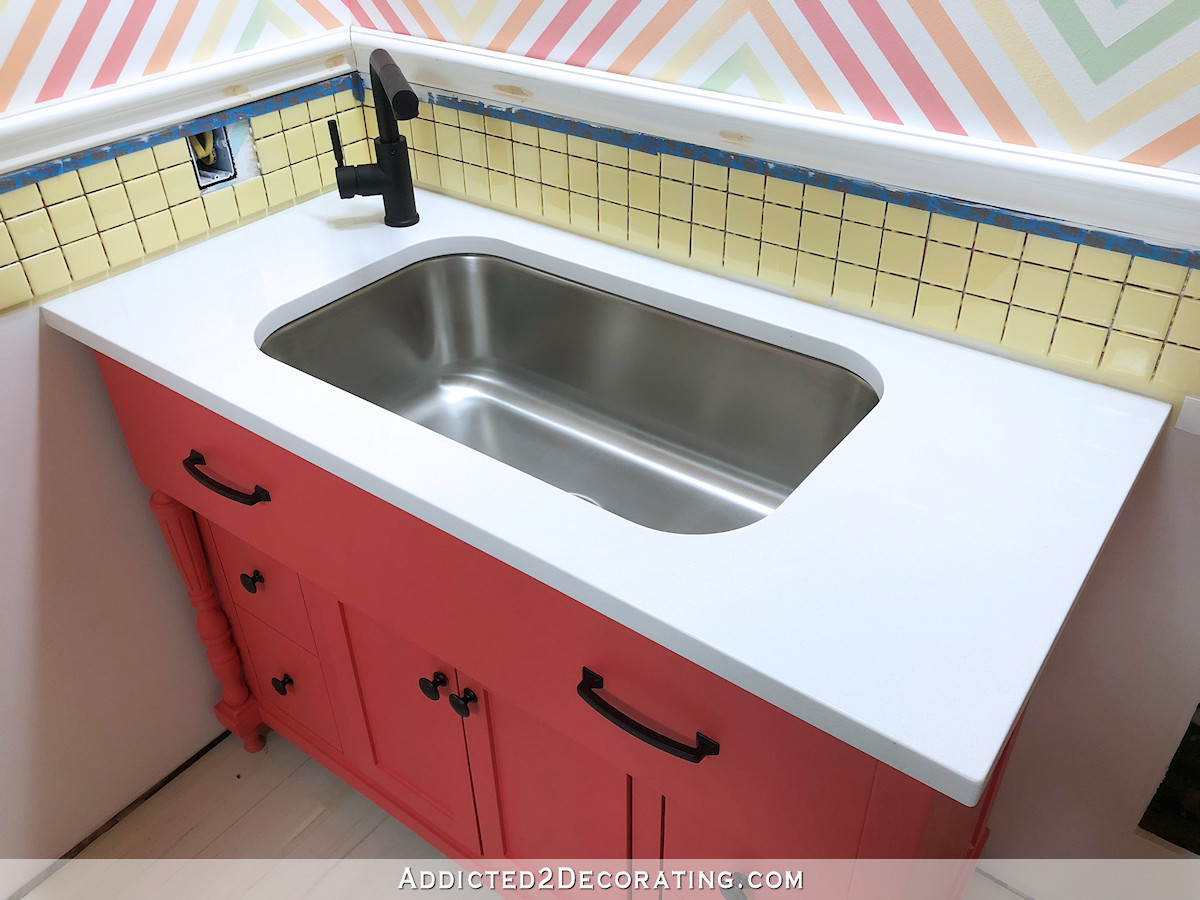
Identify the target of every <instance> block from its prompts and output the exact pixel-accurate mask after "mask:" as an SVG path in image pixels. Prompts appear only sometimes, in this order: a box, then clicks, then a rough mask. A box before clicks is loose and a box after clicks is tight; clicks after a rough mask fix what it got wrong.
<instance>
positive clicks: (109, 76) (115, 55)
mask: <svg viewBox="0 0 1200 900" xmlns="http://www.w3.org/2000/svg"><path fill="white" fill-rule="evenodd" d="M152 9H154V0H133V6H132V7H130V9H129V14H128V15H127V16H126V17H125V21H124V22H122V23H121V29H120V30H119V31H118V32H117V36H116V38H114V39H113V43H112V47H110V48H109V51H108V55H107V56H106V57H104V62H102V63H101V64H100V71H99V72H97V73H96V80H95V81H93V82H92V87H94V88H98V87H104V86H105V85H106V84H113V83H115V82H116V80H117V79H118V78H120V77H121V70H122V69H124V68H125V63H127V62H129V56H130V54H131V53H133V48H134V45H136V44H137V40H138V38H139V37H141V35H142V29H143V28H145V27H146V20H147V19H149V18H150V11H151V10H152Z"/></svg>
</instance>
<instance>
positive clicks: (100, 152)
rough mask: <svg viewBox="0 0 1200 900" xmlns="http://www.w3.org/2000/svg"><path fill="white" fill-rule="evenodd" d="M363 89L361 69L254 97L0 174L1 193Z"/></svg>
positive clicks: (356, 93) (359, 94)
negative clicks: (237, 122)
mask: <svg viewBox="0 0 1200 900" xmlns="http://www.w3.org/2000/svg"><path fill="white" fill-rule="evenodd" d="M362 89H363V88H362V79H361V78H359V75H358V73H357V72H352V73H350V74H348V75H339V76H337V77H336V78H330V79H327V80H326V81H322V82H319V83H317V84H310V85H308V86H306V87H301V88H295V89H294V90H290V91H285V92H284V93H282V94H276V95H275V96H273V97H265V98H263V99H262V100H253V101H251V102H250V103H243V104H242V105H241V106H234V107H232V108H230V109H223V110H221V111H220V112H215V113H212V114H211V115H207V116H201V117H200V118H198V119H192V120H191V121H190V122H184V123H183V124H181V125H173V126H171V127H170V128H165V129H163V130H162V131H155V132H152V133H150V134H142V135H138V136H136V137H131V138H127V139H125V140H121V141H116V142H114V143H112V144H105V145H104V146H102V147H92V148H91V149H89V150H83V151H80V152H79V153H72V154H71V155H70V156H64V157H62V158H60V159H54V160H50V161H48V162H44V163H38V164H37V165H35V166H30V167H29V168H27V169H21V170H20V171H17V172H10V173H8V174H6V175H0V194H3V193H7V192H8V191H15V190H16V189H17V188H22V187H25V186H26V185H29V184H36V183H37V182H39V181H44V180H45V179H47V178H53V177H54V176H55V175H62V174H64V173H65V172H74V171H77V170H79V169H83V168H86V167H87V166H90V165H93V164H95V163H99V162H104V161H105V160H107V159H115V158H116V157H118V156H125V155H126V154H129V153H136V152H137V151H139V150H145V149H147V148H148V147H154V146H157V145H158V144H166V143H169V142H171V141H175V140H178V139H179V138H182V137H185V136H186V135H189V134H199V133H200V132H202V131H211V130H212V129H213V128H221V127H223V126H226V125H232V124H233V123H234V122H236V121H238V120H240V119H249V118H251V117H253V116H261V115H263V114H265V113H269V112H275V111H276V110H280V109H286V108H287V107H289V106H295V105H296V104H297V103H304V102H306V101H308V100H316V99H318V98H320V97H328V96H330V95H331V94H337V93H341V92H342V91H352V92H354V95H355V96H356V97H357V98H358V99H359V100H361V99H362Z"/></svg>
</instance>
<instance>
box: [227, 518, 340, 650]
mask: <svg viewBox="0 0 1200 900" xmlns="http://www.w3.org/2000/svg"><path fill="white" fill-rule="evenodd" d="M212 536H213V542H214V543H215V544H216V548H217V556H218V558H219V559H220V565H221V569H222V570H223V575H224V579H225V586H226V587H227V589H228V591H229V596H230V597H232V598H233V602H234V603H235V604H237V606H238V608H239V609H244V610H246V611H247V612H249V613H252V614H253V615H254V616H255V617H256V618H258V619H261V620H262V621H263V622H265V623H266V624H268V625H270V626H271V627H272V628H274V629H275V630H276V631H278V632H279V633H280V634H282V635H284V636H285V637H289V638H291V639H292V640H293V641H295V642H296V643H297V644H299V645H300V646H301V647H303V648H304V649H305V650H307V651H309V652H310V653H316V652H317V645H316V641H314V640H313V632H312V626H311V625H310V624H309V620H308V610H307V608H306V607H305V604H304V593H303V592H302V591H301V589H300V576H298V575H297V574H296V573H295V572H293V571H292V570H291V569H289V568H287V566H285V565H283V564H282V563H280V562H277V561H276V560H274V559H272V558H271V557H269V556H267V555H266V554H265V553H263V552H262V551H261V550H258V549H256V548H254V547H251V546H250V545H249V544H247V543H246V542H245V541H242V540H239V539H238V538H236V537H234V536H233V535H232V534H230V533H229V532H227V531H224V530H222V529H220V528H216V527H213V528H212Z"/></svg>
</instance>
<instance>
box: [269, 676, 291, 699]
mask: <svg viewBox="0 0 1200 900" xmlns="http://www.w3.org/2000/svg"><path fill="white" fill-rule="evenodd" d="M295 683H296V682H294V681H292V676H291V675H289V674H288V673H287V672H284V673H283V678H281V679H280V678H272V679H271V687H273V688H275V693H277V694H278V695H279V696H280V697H286V696H287V689H288V688H289V687H291V686H292V685H293V684H295Z"/></svg>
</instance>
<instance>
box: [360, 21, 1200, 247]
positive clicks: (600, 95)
mask: <svg viewBox="0 0 1200 900" xmlns="http://www.w3.org/2000/svg"><path fill="white" fill-rule="evenodd" d="M350 35H351V41H352V43H353V45H354V55H355V59H356V60H357V64H358V69H359V71H360V72H362V73H364V74H365V73H366V65H367V56H368V55H369V53H370V51H371V50H372V49H374V48H376V47H382V48H384V49H386V50H389V51H391V52H392V53H393V54H394V55H395V57H396V61H397V63H398V64H399V65H400V68H401V69H403V70H404V72H405V74H406V75H407V76H408V78H409V80H410V81H413V82H416V83H418V84H421V85H425V86H427V87H430V88H434V89H437V90H444V91H446V92H447V93H455V94H465V95H468V96H472V97H478V98H480V99H484V100H488V101H492V102H495V103H497V104H501V105H506V106H508V105H512V106H527V107H530V108H532V109H536V110H539V111H541V112H547V113H552V114H555V115H560V116H568V117H571V118H576V119H581V120H583V121H587V122H595V123H598V124H605V125H611V126H615V127H618V128H624V129H628V130H632V131H645V132H649V133H652V134H656V135H660V136H664V137H670V138H673V139H677V140H684V141H690V142H692V143H695V144H702V145H705V146H708V147H715V148H717V149H719V150H732V151H736V152H741V153H746V154H749V155H752V156H757V157H760V158H762V159H768V160H773V161H776V162H783V163H791V164H793V165H799V166H806V167H808V168H812V169H817V170H820V171H824V172H833V173H837V174H839V175H844V176H847V177H850V178H856V179H862V180H866V181H873V182H878V183H880V184H884V185H889V186H892V187H897V188H901V189H904V190H913V191H923V192H926V193H930V194H940V195H944V196H948V197H954V198H956V199H960V200H969V201H973V202H976V203H983V204H986V205H988V206H996V207H1000V208H1004V209H1013V210H1017V211H1020V212H1024V213H1030V214H1033V215H1039V216H1045V217H1048V218H1052V219H1059V220H1062V221H1065V222H1072V223H1076V224H1080V225H1084V226H1086V227H1089V228H1096V229H1100V230H1105V231H1115V232H1119V233H1122V234H1129V235H1133V236H1135V237H1139V238H1142V239H1144V240H1147V241H1151V242H1154V243H1160V244H1167V245H1172V246H1181V247H1189V248H1196V247H1198V246H1200V177H1197V176H1195V175H1189V174H1186V173H1182V172H1173V171H1170V170H1166V169H1152V168H1148V167H1145V166H1135V165H1130V164H1128V163H1120V162H1110V161H1107V160H1101V159H1094V158H1091V157H1086V156H1077V155H1072V154H1066V153H1054V152H1050V151H1046V150H1035V149H1031V148H1027V147H1019V146H1014V145H1010V144H1000V143H996V142H992V141H982V140H977V139H971V138H962V137H956V136H953V135H942V134H936V133H932V132H924V131H918V130H915V129H910V128H904V127H899V126H894V125H888V124H884V123H879V122H872V121H864V120H859V119H852V118H849V117H847V116H841V115H835V114H830V113H821V112H815V111H810V110H801V109H797V108H795V107H788V106H782V105H779V104H774V103H768V102H765V101H760V100H750V99H745V98H742V97H734V96H731V95H728V94H717V93H713V92H711V91H702V90H697V89H695V88H687V87H680V86H677V85H668V84H661V83H659V82H654V81H645V80H642V79H638V78H630V77H627V76H623V75H613V74H610V73H608V72H600V71H595V70H592V69H583V68H578V67H575V66H566V65H562V64H560V63H552V62H545V61H543V60H534V59H526V58H524V57H521V56H512V55H508V54H503V53H495V52H492V51H489V50H479V49H475V48H472V47H462V46H458V45H455V44H446V43H442V42H438V41H429V40H425V39H423V38H413V37H407V36H400V35H395V34H390V33H387V32H381V31H371V30H369V29H364V28H359V27H357V26H352V27H351V29H350Z"/></svg>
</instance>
